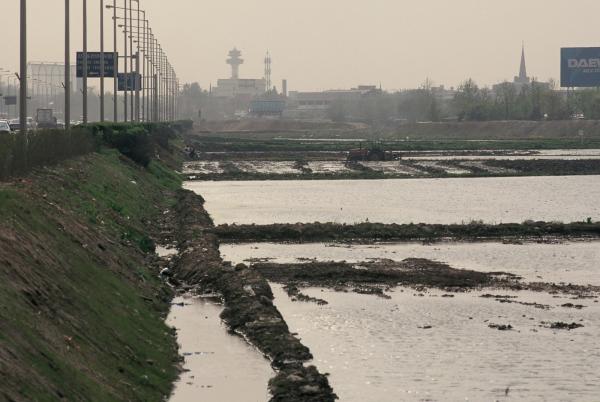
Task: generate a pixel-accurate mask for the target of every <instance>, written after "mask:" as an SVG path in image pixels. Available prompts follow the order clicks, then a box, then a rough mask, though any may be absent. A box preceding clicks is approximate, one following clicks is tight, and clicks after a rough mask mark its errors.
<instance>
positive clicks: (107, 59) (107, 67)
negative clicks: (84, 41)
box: [77, 52, 119, 78]
mask: <svg viewBox="0 0 600 402" xmlns="http://www.w3.org/2000/svg"><path fill="white" fill-rule="evenodd" d="M100 56H101V53H100V52H87V65H88V73H87V76H88V78H100ZM115 58H116V60H117V68H118V60H119V54H118V53H112V52H104V76H105V77H108V78H111V77H114V76H115V64H114V63H115ZM77 78H83V52H77Z"/></svg>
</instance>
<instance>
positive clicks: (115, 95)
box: [106, 0, 119, 122]
mask: <svg viewBox="0 0 600 402" xmlns="http://www.w3.org/2000/svg"><path fill="white" fill-rule="evenodd" d="M106 7H110V6H106ZM112 7H113V29H114V31H113V51H114V52H115V59H114V60H115V61H114V66H113V67H114V70H115V76H114V79H113V120H114V121H115V122H117V121H119V107H118V94H119V87H118V82H117V76H118V74H119V68H118V66H119V58H118V57H117V50H118V49H117V0H113V5H112Z"/></svg>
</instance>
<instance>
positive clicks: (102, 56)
mask: <svg viewBox="0 0 600 402" xmlns="http://www.w3.org/2000/svg"><path fill="white" fill-rule="evenodd" d="M100 121H102V122H103V121H104V0H100Z"/></svg>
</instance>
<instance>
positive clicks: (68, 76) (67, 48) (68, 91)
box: [64, 0, 71, 130]
mask: <svg viewBox="0 0 600 402" xmlns="http://www.w3.org/2000/svg"><path fill="white" fill-rule="evenodd" d="M70 31H71V29H70V5H69V0H65V83H64V87H65V113H64V120H65V130H68V129H69V128H70V127H71V32H70Z"/></svg>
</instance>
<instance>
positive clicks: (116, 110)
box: [113, 0, 119, 123]
mask: <svg viewBox="0 0 600 402" xmlns="http://www.w3.org/2000/svg"><path fill="white" fill-rule="evenodd" d="M117 50H118V49H117V0H113V51H114V53H115V64H114V70H115V76H114V78H113V120H114V121H115V123H116V122H117V121H119V108H118V102H119V99H118V98H119V96H118V95H119V87H118V85H117V76H118V75H119V68H118V66H119V57H118V56H117V54H118V52H117Z"/></svg>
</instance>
